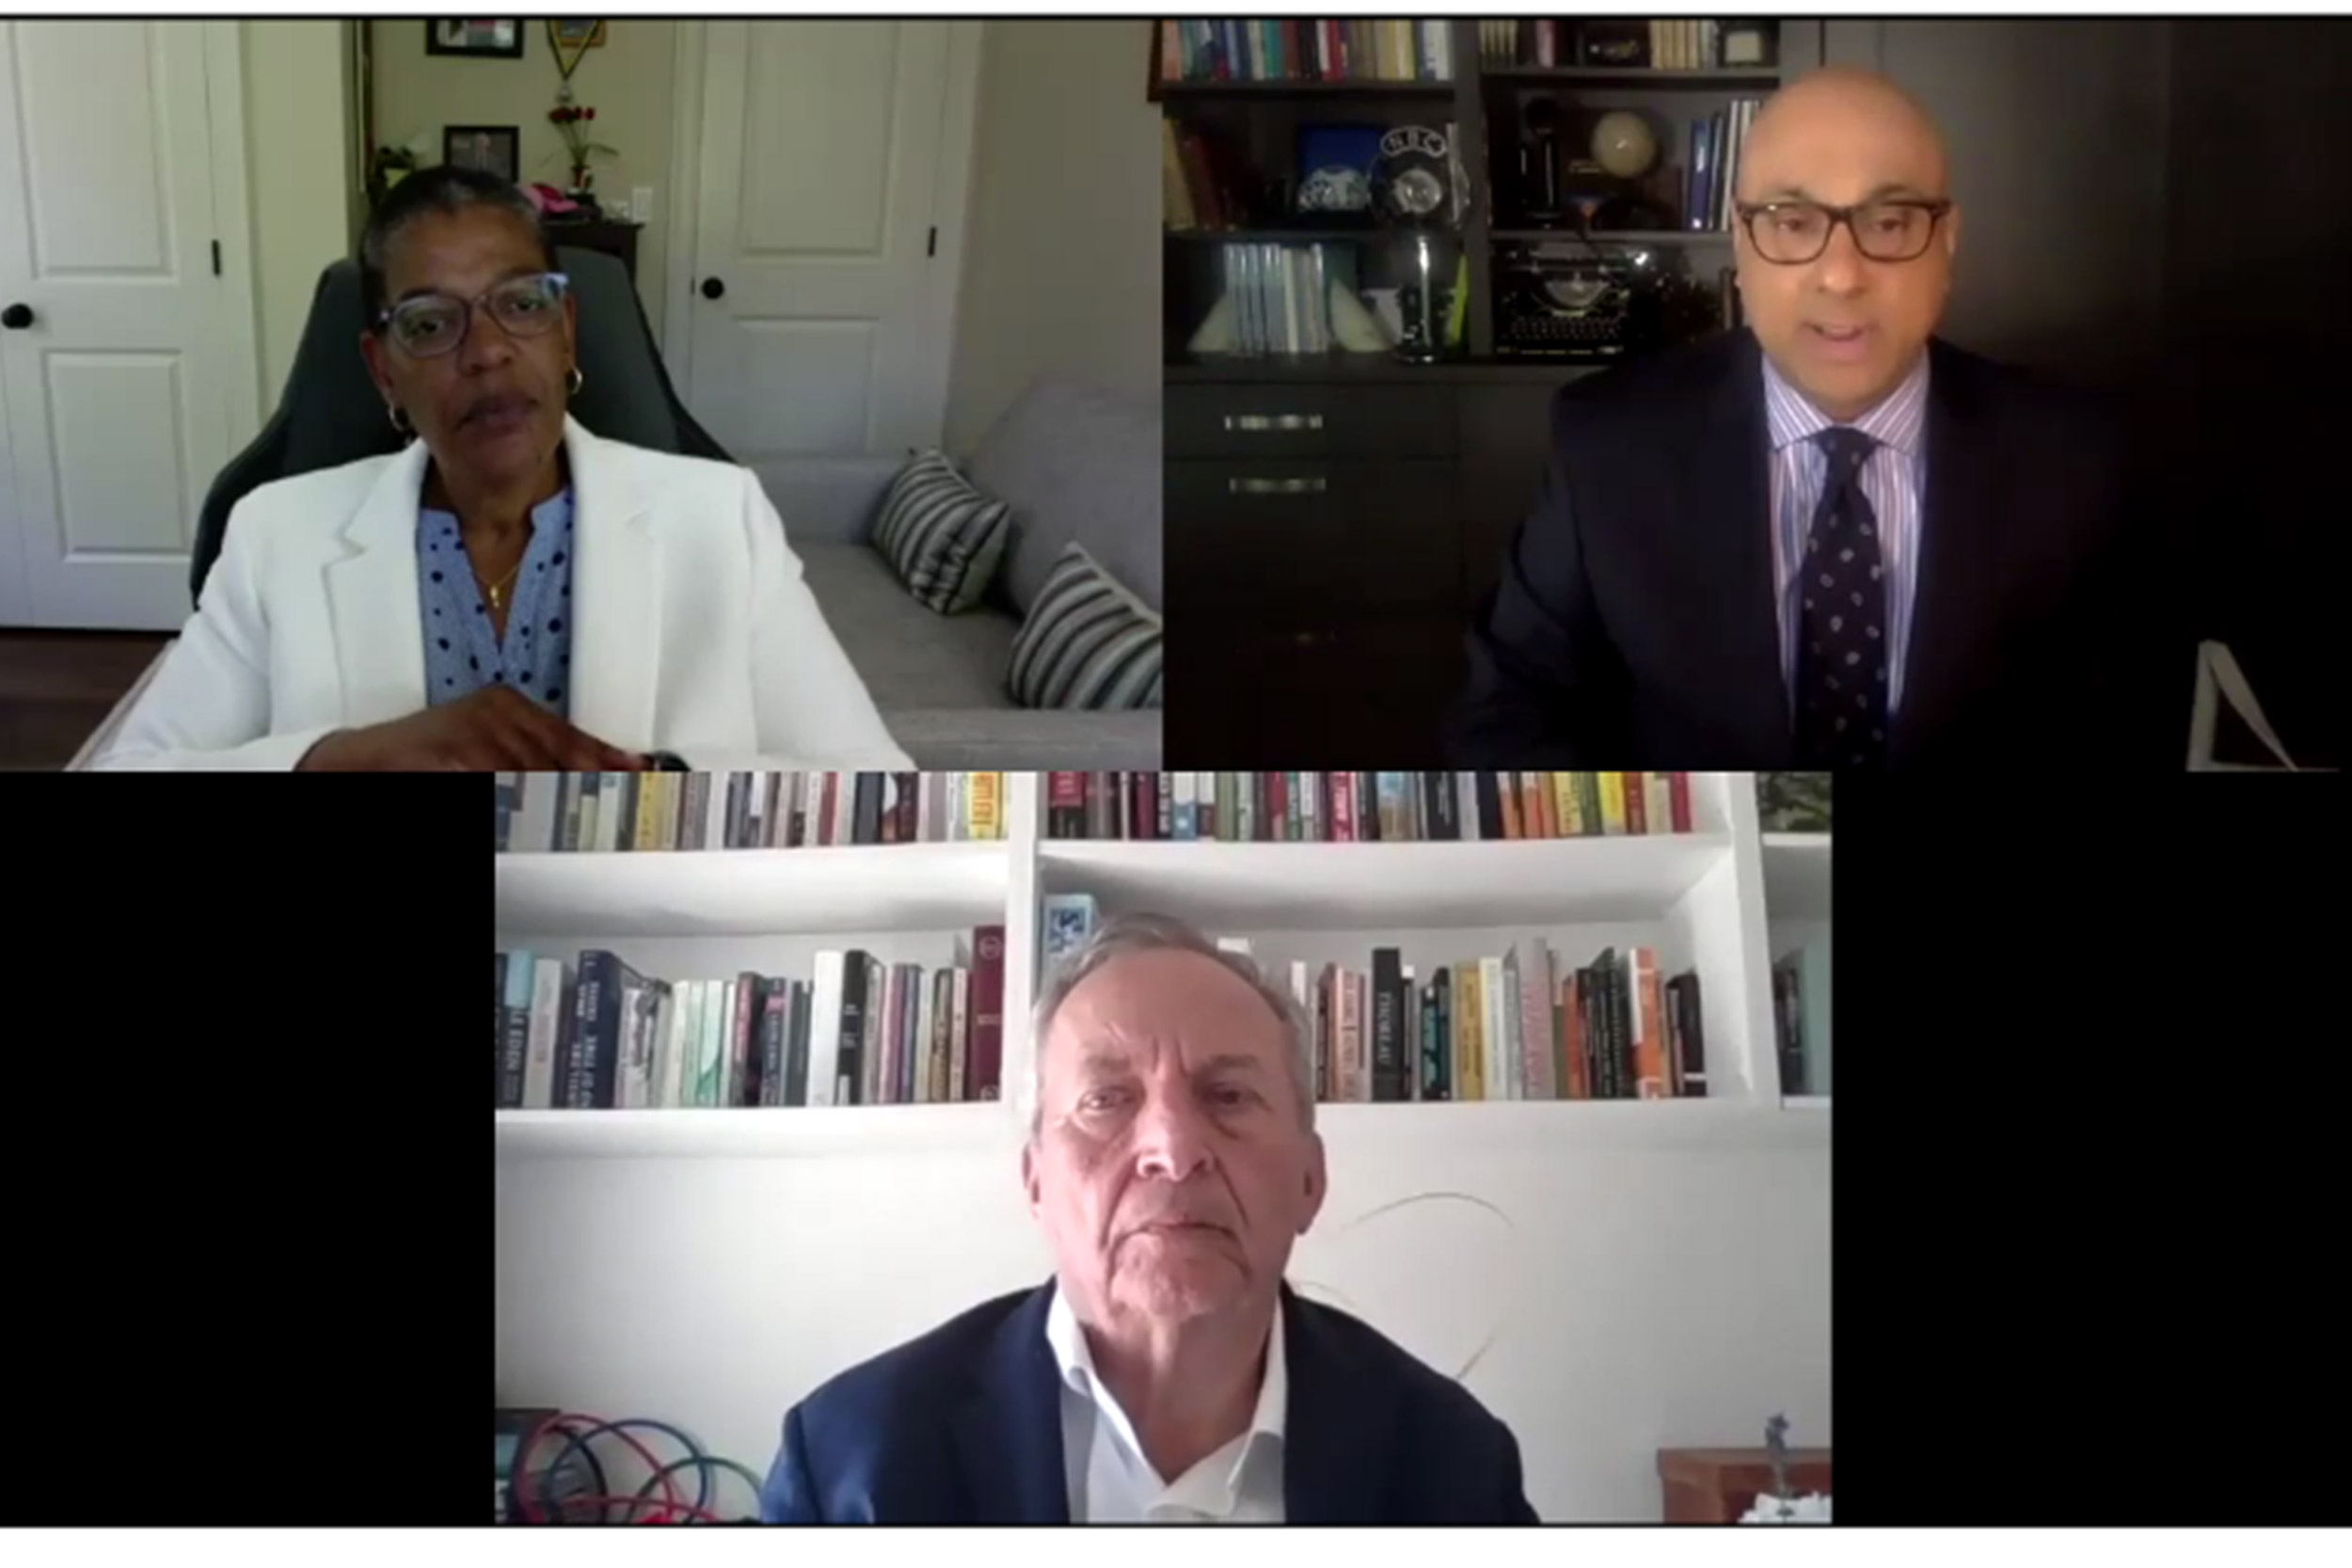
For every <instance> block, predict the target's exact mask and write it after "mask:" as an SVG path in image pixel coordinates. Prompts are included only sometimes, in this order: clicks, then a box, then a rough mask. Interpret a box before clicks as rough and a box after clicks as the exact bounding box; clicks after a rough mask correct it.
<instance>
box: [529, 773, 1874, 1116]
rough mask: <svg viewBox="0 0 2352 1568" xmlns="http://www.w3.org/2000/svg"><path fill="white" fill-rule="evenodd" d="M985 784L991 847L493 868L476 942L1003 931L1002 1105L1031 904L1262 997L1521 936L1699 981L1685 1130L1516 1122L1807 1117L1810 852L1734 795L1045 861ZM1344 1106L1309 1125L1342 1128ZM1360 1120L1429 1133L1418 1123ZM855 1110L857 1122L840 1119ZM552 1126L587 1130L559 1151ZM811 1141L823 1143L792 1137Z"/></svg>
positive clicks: (779, 852) (559, 946) (1717, 784)
mask: <svg viewBox="0 0 2352 1568" xmlns="http://www.w3.org/2000/svg"><path fill="white" fill-rule="evenodd" d="M1005 784H1006V787H1005V801H1004V812H1005V819H1006V830H1005V836H1004V837H1003V838H1002V839H1001V840H997V841H993V842H984V843H945V844H893V845H878V846H870V847H831V848H796V849H730V850H700V851H684V852H676V853H644V852H637V851H630V852H605V853H570V854H549V853H515V854H502V855H500V856H498V858H497V860H498V873H497V895H498V914H497V932H498V945H499V946H500V947H501V948H502V949H507V950H514V949H528V950H531V951H532V952H536V953H541V954H546V953H558V954H562V955H564V957H565V958H570V957H571V956H572V955H574V954H576V953H577V952H579V951H580V949H583V948H594V947H601V948H607V949H610V950H611V951H612V952H614V953H616V954H618V955H619V956H620V957H621V958H622V959H623V960H624V961H625V962H627V963H628V964H629V965H630V966H631V967H633V968H635V969H637V970H639V971H641V972H642V973H644V974H654V975H660V976H663V977H666V978H675V977H683V976H717V975H727V974H736V973H739V972H741V971H745V970H750V971H753V972H755V973H759V974H791V975H806V974H808V973H810V972H811V969H812V967H813V964H814V960H815V956H816V954H817V953H818V951H819V950H822V949H825V948H847V947H859V948H864V949H865V950H866V951H868V952H871V953H873V954H875V955H876V956H877V957H879V958H882V959H883V960H884V961H886V962H901V961H907V962H915V963H920V964H922V965H924V966H925V967H926V968H933V967H938V966H942V965H945V964H947V963H949V962H951V961H952V960H953V958H954V955H955V951H956V943H957V942H958V941H959V940H962V941H965V942H968V940H969V937H970V933H971V930H972V928H973V927H976V926H979V925H983V924H993V923H1002V924H1003V926H1004V927H1005V934H1006V977H1005V1023H1004V1065H1003V1073H1004V1078H1003V1082H1004V1084H1005V1085H1006V1087H1007V1089H1008V1091H1009V1089H1010V1087H1011V1085H1015V1084H1016V1083H1018V1082H1019V1081H1020V1075H1022V1074H1024V1073H1025V1072H1026V1070H1027V1067H1028V1063H1029V1061H1030V1058H1031V1053H1032V1050H1033V1045H1032V1042H1031V1040H1030V1039H1029V1031H1028V1017H1029V1010H1030V1005H1031V1002H1032V999H1033V997H1034V995H1035V985H1036V979H1037V975H1036V973H1035V971H1036V962H1037V958H1036V955H1037V953H1038V951H1039V942H1040V929H1039V918H1040V899H1041V896H1042V895H1046V894H1057V893H1087V894H1091V895H1094V897H1095V899H1096V901H1097V902H1098V904H1099V905H1100V907H1101V909H1102V911H1103V912H1104V914H1105V915H1108V914H1112V913H1117V912H1122V911H1135V910H1144V909H1149V910H1154V911H1160V912H1163V913H1168V914H1174V915H1179V916H1182V917H1184V919H1187V920H1189V921H1191V922H1193V923H1194V924H1196V925H1198V926H1200V927H1203V928H1205V929H1207V930H1209V931H1211V932H1213V933H1215V934H1216V935H1219V936H1229V937H1240V938H1244V939H1247V940H1248V942H1249V944H1250V949H1251V953H1252V955H1253V956H1254V957H1255V958H1258V960H1259V961H1260V962H1261V963H1262V964H1263V965H1264V966H1265V967H1266V968H1267V969H1268V970H1269V972H1271V973H1273V974H1276V975H1277V976H1278V977H1279V976H1280V975H1283V974H1287V972H1288V969H1289V966H1290V964H1291V962H1292V961H1293V960H1303V961H1306V962H1307V963H1309V964H1310V966H1311V967H1312V968H1319V967H1320V966H1321V965H1322V964H1323V963H1325V962H1332V961H1336V962H1340V963H1343V964H1348V965H1351V966H1354V967H1357V968H1367V967H1369V961H1370V954H1371V951H1372V949H1373V948H1374V947H1375V946H1382V945H1392V946H1396V947H1397V948H1399V949H1400V951H1401V953H1402V956H1403V959H1404V961H1405V962H1406V963H1408V964H1411V965H1413V966H1414V967H1415V969H1416V971H1417V972H1418V973H1419V974H1422V975H1423V976H1427V975H1430V974H1434V973H1435V972H1436V970H1437V968H1438V966H1441V965H1444V964H1447V963H1452V962H1456V961H1460V960H1462V959H1466V958H1476V957H1479V956H1481V955H1487V954H1500V953H1502V952H1503V951H1505V950H1506V949H1507V948H1508V947H1509V946H1510V945H1511V943H1512V942H1515V941H1518V940H1519V939H1521V938H1525V937H1539V938H1541V939H1542V940H1543V941H1544V942H1546V943H1547V944H1548V945H1549V946H1550V948H1551V949H1552V951H1553V953H1554V954H1555V956H1556V959H1557V961H1558V962H1559V963H1561V964H1562V965H1564V966H1570V967H1572V966H1574V965H1577V964H1581V963H1585V962H1588V961H1590V960H1591V959H1592V958H1593V957H1594V956H1595V955H1597V953H1599V952H1600V951H1601V949H1603V948H1604V947H1614V948H1616V949H1618V950H1619V951H1623V950H1624V949H1626V948H1628V947H1631V946H1636V945H1644V946H1649V947H1653V948H1655V949H1656V950H1657V952H1658V955H1659V960H1660V973H1661V974H1678V973H1680V972H1682V971H1683V970H1685V969H1695V970H1696V971H1697V972H1698V974H1699V984H1700V992H1701V996H1702V1000H1703V1006H1704V1007H1705V1015H1704V1016H1705V1022H1706V1038H1707V1055H1708V1079H1709V1083H1708V1104H1707V1107H1706V1109H1705V1110H1704V1111H1702V1112H1700V1113H1699V1114H1697V1115H1692V1114H1691V1113H1692V1107H1690V1106H1689V1105H1687V1104H1685V1103H1682V1102H1678V1101H1634V1102H1630V1103H1629V1104H1628V1105H1617V1104H1613V1103H1610V1102H1605V1101H1534V1102H1528V1104H1529V1109H1528V1110H1527V1111H1526V1112H1525V1113H1524V1114H1525V1115H1526V1116H1527V1117H1530V1118H1532V1119H1531V1120H1530V1121H1529V1122H1528V1125H1533V1126H1540V1127H1555V1126H1559V1125H1562V1122H1561V1120H1560V1118H1562V1117H1585V1118H1586V1120H1587V1123H1589V1124H1590V1125H1592V1126H1595V1127H1597V1126H1600V1125H1602V1118H1604V1117H1613V1118H1615V1119H1614V1120H1613V1121H1610V1122H1609V1123H1608V1125H1609V1127H1610V1129H1611V1132H1610V1135H1612V1136H1619V1135H1623V1133H1622V1131H1621V1130H1622V1129H1625V1128H1630V1129H1634V1130H1636V1131H1637V1132H1638V1130H1639V1129H1642V1128H1645V1127H1655V1128H1657V1129H1658V1130H1659V1132H1660V1135H1661V1136H1662V1137H1675V1138H1678V1137H1682V1136H1685V1135H1687V1133H1688V1130H1689V1129H1692V1128H1695V1127H1703V1126H1704V1127H1718V1128H1727V1127H1730V1126H1732V1125H1734V1124H1736V1122H1737V1119H1738V1113H1739V1112H1740V1111H1742V1110H1756V1111H1770V1112H1781V1111H1791V1110H1806V1111H1819V1110H1820V1109H1821V1108H1822V1107H1821V1106H1820V1105H1818V1104H1813V1103H1805V1102H1800V1101H1787V1102H1784V1101H1782V1100H1781V1098H1780V1094H1779V1082H1778V1079H1779V1075H1778V1070H1777V1067H1776V1064H1775V1063H1774V1061H1773V1059H1772V1048H1771V1040H1772V1032H1771V999H1772V990H1771V959H1772V957H1773V956H1774V955H1776V954H1779V953H1781V952H1784V951H1787V950H1788V947H1789V946H1791V945H1794V944H1795V943H1797V942H1803V941H1804V940H1805V939H1806V937H1807V936H1808V935H1809V934H1810V933H1812V932H1815V931H1819V930H1825V929H1826V928H1827V927H1828V922H1829V835H1827V834H1825V833H1824V834H1781V833H1773V834H1766V833H1762V832H1759V830H1758V827H1757V820H1756V800H1755V793H1754V787H1753V784H1752V781H1751V780H1750V778H1749V776H1748V775H1746V774H1722V773H1711V774H1693V775H1692V780H1691V792H1692V827H1693V830H1694V831H1692V832H1687V833H1649V834H1642V835H1629V836H1622V837H1606V836H1597V837H1590V836H1588V837H1581V838H1567V839H1536V840H1504V841H1492V840H1488V841H1451V842H1421V843H1359V844H1289V843H1279V844H1235V843H1224V842H1216V841H1168V840H1140V841H1098V840H1071V839H1049V838H1047V837H1046V836H1045V832H1044V823H1045V816H1044V813H1045V801H1044V798H1043V788H1042V785H1043V780H1042V777H1041V775H1036V774H1025V773H1010V774H1007V775H1006V781H1005ZM1357 1109H1358V1107H1353V1106H1346V1105H1332V1106H1327V1111H1332V1112H1338V1113H1341V1114H1343V1115H1344V1114H1349V1113H1352V1112H1353V1111H1355V1110H1357ZM1362 1109H1364V1110H1367V1111H1371V1112H1374V1113H1375V1114H1376V1115H1378V1116H1387V1115H1389V1114H1391V1111H1392V1110H1393V1111H1395V1112H1396V1113H1397V1114H1404V1115H1412V1116H1421V1117H1430V1116H1433V1115H1435V1114H1437V1108H1436V1107H1434V1106H1429V1105H1416V1104H1407V1105H1406V1106H1403V1107H1394V1108H1392V1107H1389V1106H1374V1107H1362ZM1489 1109H1490V1108H1489ZM868 1111H870V1112H872V1113H875V1114H873V1115H864V1114H862V1113H865V1112H868ZM966 1111H971V1112H973V1113H974V1114H973V1115H971V1116H969V1117H966V1116H964V1113H965V1112H966ZM845 1112H848V1113H851V1114H849V1115H844V1113H845ZM899 1112H915V1113H921V1114H920V1115H914V1116H898V1115H897V1113H899ZM497 1116H498V1147H499V1151H500V1154H501V1158H505V1157H520V1158H535V1157H541V1156H546V1155H550V1154H552V1155H560V1156H565V1157H571V1156H581V1155H595V1154H603V1153H611V1154H624V1155H628V1154H642V1153H649V1152H651V1153H660V1154H661V1155H665V1156H670V1155H681V1154H692V1153H694V1152H697V1151H698V1149H703V1148H707V1149H708V1150H709V1151H711V1152H713V1153H723V1154H726V1155H731V1156H742V1155H748V1154H758V1153H765V1152H773V1153H776V1154H779V1155H791V1154H795V1153H798V1152H801V1151H803V1150H804V1149H808V1148H820V1149H830V1148H838V1147H840V1145H841V1143H842V1140H843V1139H845V1138H850V1139H856V1138H868V1139H872V1140H876V1144H877V1147H894V1146H896V1145H898V1143H900V1142H902V1141H906V1140H910V1139H911V1140H914V1141H915V1142H917V1143H920V1142H922V1141H923V1140H926V1139H929V1138H932V1137H936V1136H938V1135H940V1133H941V1130H943V1129H949V1128H953V1129H957V1131H956V1132H954V1133H953V1135H954V1136H956V1137H968V1136H972V1135H975V1134H973V1133H970V1132H964V1131H962V1129H963V1128H965V1127H967V1126H977V1127H983V1128H985V1127H988V1126H989V1125H990V1124H991V1123H992V1122H993V1120H994V1119H998V1118H996V1117H994V1114H993V1113H992V1112H991V1111H989V1110H988V1109H987V1108H986V1107H985V1106H979V1107H966V1106H876V1107H815V1108H799V1107H795V1108H790V1109H769V1110H757V1111H748V1110H719V1111H708V1110H706V1111H689V1112H660V1111H655V1112H623V1111H596V1112H581V1111H568V1112H544V1113H532V1112H516V1111H501V1112H499V1113H497ZM1675 1117H1680V1119H1679V1120H1676V1119H1673V1118H1675ZM570 1118H593V1119H595V1120H596V1121H598V1122H600V1123H602V1124H604V1125H602V1126H601V1127H599V1128H598V1129H597V1130H596V1131H594V1132H582V1131H576V1130H573V1129H572V1128H570V1126H569V1119H570ZM818 1118H832V1120H831V1121H829V1122H828V1123H827V1125H826V1126H824V1127H823V1128H822V1129H820V1130H811V1129H809V1128H808V1127H806V1125H805V1124H806V1123H808V1122H810V1121H813V1120H816V1119H818ZM959 1118H961V1119H959ZM1546 1118H1550V1119H1549V1120H1547V1119H1546ZM1423 1125H1428V1126H1431V1127H1438V1126H1440V1125H1446V1126H1460V1125H1468V1123H1467V1122H1466V1121H1464V1120H1463V1119H1462V1118H1460V1117H1456V1118H1455V1120H1454V1121H1453V1122H1451V1123H1440V1122H1437V1121H1429V1122H1426V1123H1424V1124H1423ZM1498 1125H1500V1122H1499V1121H1496V1120H1494V1119H1491V1118H1490V1120H1489V1122H1488V1123H1487V1124H1486V1126H1487V1127H1488V1128H1492V1127H1494V1126H1498ZM852 1129H853V1130H855V1131H850V1130H852Z"/></svg>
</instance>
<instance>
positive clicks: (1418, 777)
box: [1046, 772, 1691, 844]
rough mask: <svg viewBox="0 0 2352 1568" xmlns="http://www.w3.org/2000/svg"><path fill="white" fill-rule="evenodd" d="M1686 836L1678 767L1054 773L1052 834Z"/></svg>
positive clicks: (1313, 839)
mask: <svg viewBox="0 0 2352 1568" xmlns="http://www.w3.org/2000/svg"><path fill="white" fill-rule="evenodd" d="M1690 831H1691V776H1690V775H1689V774H1688V773H1529V772H1502V773H1496V772H1485V773H1475V772H1472V773H1432V772H1421V773H1312V772H1300V773H1273V772H1259V773H1198V772H1177V773H1168V772H1159V773H1145V772H1057V773H1055V774H1054V775H1053V776H1052V777H1051V779H1050V780H1049V781H1048V783H1047V796H1046V834H1047V836H1048V837H1051V838H1117V839H1141V838H1192V839H1200V838H1208V839H1222V840H1226V841H1229V842H1238V843H1251V842H1264V841H1282V842H1295V843H1308V844H1346V843H1358V842H1372V841H1375V840H1378V841H1397V840H1406V841H1414V840H1426V839H1513V838H1579V837H1585V836H1591V835H1605V834H1616V833H1669V832H1672V833H1687V832H1690Z"/></svg>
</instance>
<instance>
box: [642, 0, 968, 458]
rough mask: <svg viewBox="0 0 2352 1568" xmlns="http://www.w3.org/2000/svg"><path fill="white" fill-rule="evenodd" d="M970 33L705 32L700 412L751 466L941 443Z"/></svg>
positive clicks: (799, 28)
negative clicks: (960, 107) (960, 76)
mask: <svg viewBox="0 0 2352 1568" xmlns="http://www.w3.org/2000/svg"><path fill="white" fill-rule="evenodd" d="M959 25H965V24H953V23H946V22H932V21H899V20H889V19H881V20H874V21H823V22H797V21H765V20H763V21H752V22H742V21H711V22H709V23H707V24H704V34H703V37H704V52H703V71H704V76H703V84H702V103H703V114H702V146H701V176H700V181H699V184H698V188H697V191H696V197H695V224H694V230H695V231H694V246H693V261H692V268H693V276H694V279H695V281H696V283H697V284H698V285H701V286H700V287H697V288H696V289H695V290H694V292H693V293H691V294H690V295H689V296H688V297H689V303H690V305H691V309H692V310H693V312H694V320H693V329H692V339H691V344H690V346H689V363H690V365H691V375H690V378H689V380H690V384H689V390H688V403H689V404H690V405H691V407H692V409H693V411H694V414H695V417H696V418H697V419H699V420H702V421H703V423H704V424H705V425H706V426H707V427H708V428H709V430H710V432H711V434H712V435H713V436H716V437H717V438H718V439H719V441H720V443H721V444H722V445H723V446H725V447H726V448H727V449H728V451H731V452H732V453H734V455H735V456H736V457H737V459H738V460H739V461H741V462H743V463H745V464H757V463H760V462H762V461H766V462H771V463H772V462H775V461H778V460H791V459H797V458H837V457H860V456H887V455H893V454H896V453H898V452H901V451H905V450H906V449H908V448H910V447H914V446H921V445H925V444H929V443H932V442H936V441H937V440H938V439H939V437H940V430H941V425H942V422H943V419H944V414H945V408H946V378H947V366H948V359H949V352H948V351H949V342H950V341H951V339H950V335H949V334H948V333H946V332H944V331H942V327H943V326H944V325H946V324H947V323H948V322H949V320H950V318H951V311H952V301H953V296H954V282H955V280H954V277H953V276H952V267H951V262H952V261H953V259H954V258H955V257H956V256H957V255H958V254H960V249H961V247H960V246H953V245H937V244H935V243H934V239H933V230H934V227H935V226H937V225H938V224H940V223H941V222H943V221H949V222H961V188H962V174H963V162H964V160H965V159H966V158H967V157H968V148H967V147H966V145H965V143H966V142H967V141H968V127H956V126H950V125H949V124H948V123H947V119H948V114H949V111H948V108H947V105H948V104H949V103H951V102H958V101H961V102H966V103H968V100H969V93H968V90H966V91H964V92H962V93H961V94H960V93H959V92H957V91H956V90H954V89H955V83H954V82H953V80H952V77H953V76H954V73H955V71H956V69H957V67H956V64H955V59H954V56H955V51H956V47H957V35H956V31H955V29H956V28H957V27H958V26H959ZM963 47H965V48H967V49H968V48H969V47H970V44H969V40H968V39H967V40H964V43H963ZM967 87H968V85H967ZM950 160H952V164H951V163H950ZM949 190H952V193H953V195H952V198H951V200H950V202H949V203H948V204H949V205H951V206H952V207H953V208H954V212H953V213H952V214H946V213H943V211H942V196H943V192H946V191H949ZM714 279H715V280H716V282H717V283H718V284H719V285H720V286H722V287H723V291H724V292H723V293H722V294H721V295H720V297H718V298H716V299H713V298H710V297H708V294H707V287H708V284H709V282H710V280H714Z"/></svg>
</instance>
